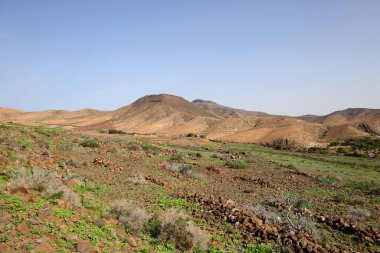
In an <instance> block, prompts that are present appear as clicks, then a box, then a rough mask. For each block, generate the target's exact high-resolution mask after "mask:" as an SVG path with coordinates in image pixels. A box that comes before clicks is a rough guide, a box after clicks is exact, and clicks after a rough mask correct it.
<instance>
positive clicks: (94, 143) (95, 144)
mask: <svg viewBox="0 0 380 253" xmlns="http://www.w3.org/2000/svg"><path fill="white" fill-rule="evenodd" d="M81 145H82V146H83V147H87V148H98V147H99V143H98V142H97V141H96V140H91V139H86V140H84V141H83V142H82V143H81Z"/></svg>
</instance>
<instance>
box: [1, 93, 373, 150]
mask: <svg viewBox="0 0 380 253" xmlns="http://www.w3.org/2000/svg"><path fill="white" fill-rule="evenodd" d="M6 121H13V122H18V123H26V124H32V125H46V126H59V127H64V128H69V129H76V130H105V129H117V130H122V131H125V132H136V133H156V134H171V135H178V134H187V133H206V134H207V135H208V137H209V138H210V139H218V140H230V141H238V142H256V143H262V144H265V143H268V142H271V141H273V140H275V139H280V138H283V139H288V140H292V141H295V142H296V143H297V144H298V145H299V146H315V145H325V144H327V143H329V142H330V141H333V140H341V139H346V138H350V137H358V136H369V135H372V136H376V135H380V110H375V109H360V108H359V109H347V110H343V111H337V112H334V113H331V114H329V115H326V116H313V115H306V116H302V117H298V118H294V117H287V116H274V115H268V114H265V113H260V112H249V111H244V110H239V109H233V108H230V107H225V106H222V105H218V104H216V103H214V102H211V101H204V100H195V101H193V102H192V103H191V102H189V101H187V100H185V99H183V98H181V97H178V96H173V95H167V94H159V95H149V96H145V97H142V98H140V99H138V100H136V101H135V102H134V103H132V104H130V105H127V106H124V107H121V108H119V109H117V110H114V111H98V110H91V109H84V110H78V111H64V110H48V111H42V112H22V111H18V110H14V109H9V108H0V122H6Z"/></svg>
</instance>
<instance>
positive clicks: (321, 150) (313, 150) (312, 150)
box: [307, 147, 327, 154]
mask: <svg viewBox="0 0 380 253" xmlns="http://www.w3.org/2000/svg"><path fill="white" fill-rule="evenodd" d="M307 152H309V153H317V154H327V148H322V147H311V148H308V149H307Z"/></svg>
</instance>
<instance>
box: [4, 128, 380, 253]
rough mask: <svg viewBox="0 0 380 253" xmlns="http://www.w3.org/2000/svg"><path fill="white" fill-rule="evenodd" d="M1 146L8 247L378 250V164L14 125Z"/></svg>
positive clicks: (24, 249)
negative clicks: (326, 171) (328, 169)
mask: <svg viewBox="0 0 380 253" xmlns="http://www.w3.org/2000/svg"><path fill="white" fill-rule="evenodd" d="M0 143H1V159H0V175H1V177H0V187H1V191H0V214H1V215H0V249H1V252H75V251H76V252H175V251H186V252H271V251H276V252H379V251H380V245H379V244H380V234H379V230H380V229H379V225H380V218H379V217H380V190H379V189H380V188H379V184H378V183H379V182H378V181H377V180H374V181H371V180H370V178H369V179H368V180H367V179H365V181H363V179H362V177H363V176H362V175H363V174H368V175H371V178H377V177H378V176H379V175H380V171H379V169H378V168H380V167H379V164H380V162H379V161H378V160H376V159H375V160H370V159H363V158H361V159H358V160H352V159H355V158H347V159H346V158H335V157H327V155H326V157H301V158H300V156H301V155H302V156H304V154H298V153H297V154H283V153H279V152H277V153H274V154H273V155H272V153H270V154H271V155H269V156H268V152H276V151H270V150H269V149H268V150H266V149H263V148H261V147H256V146H254V145H250V144H244V145H243V144H235V143H228V142H225V143H222V142H210V141H208V140H207V139H205V138H155V137H154V136H139V135H126V134H112V135H111V134H100V133H96V132H71V131H64V130H60V129H50V128H44V127H30V126H24V125H18V124H3V125H1V126H0ZM278 157H281V158H284V157H285V158H286V159H287V160H286V161H287V162H283V161H282V160H280V159H279V158H278ZM300 159H304V161H301V160H300ZM342 159H345V160H342ZM348 159H349V160H348ZM309 163H310V166H308V164H309ZM326 164H327V165H328V166H332V167H333V168H334V169H335V170H336V171H338V172H340V171H343V172H342V173H346V174H347V177H345V176H346V174H337V175H333V174H329V175H328V176H326V174H325V172H324V171H323V169H324V168H325V167H326V166H327V165H326ZM353 164H354V165H353ZM314 168H316V169H314ZM331 171H333V170H331ZM349 173H351V174H349ZM355 173H357V174H355ZM356 175H357V176H356ZM353 178H358V181H353ZM359 179H360V180H359ZM117 201H119V202H117ZM120 201H124V202H120ZM115 203H124V204H123V205H120V204H119V205H118V204H116V207H115ZM126 203H127V204H126ZM127 207H128V208H129V209H128V210H127V209H126V208H127ZM115 208H116V209H115ZM123 208H124V209H123ZM173 208H174V209H175V210H179V211H178V212H180V213H181V214H178V213H176V212H177V211H173ZM115 210H117V212H116V213H117V214H115ZM120 210H121V211H120ZM123 210H124V211H123ZM125 210H127V211H125ZM123 212H124V213H123ZM154 217H156V218H154ZM157 217H158V218H157ZM168 217H170V219H172V220H175V221H176V222H175V223H173V222H172V223H170V222H168ZM184 217H186V218H184ZM136 221H138V222H137V223H136ZM181 222H182V223H181ZM147 224H148V225H147ZM154 224H156V225H154ZM157 224H158V225H157ZM186 227H187V228H186ZM189 227H191V229H189ZM158 228H159V229H158ZM157 229H158V230H159V233H158V232H157ZM168 231H171V233H172V234H171V233H169V232H168ZM154 232H157V233H158V234H159V235H156V234H155V233H154ZM173 234H176V235H178V236H173ZM189 238H191V239H189Z"/></svg>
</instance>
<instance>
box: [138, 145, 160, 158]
mask: <svg viewBox="0 0 380 253" xmlns="http://www.w3.org/2000/svg"><path fill="white" fill-rule="evenodd" d="M141 148H142V149H143V150H144V151H145V152H148V153H149V154H153V155H157V154H158V152H160V148H159V147H156V146H153V145H152V144H149V143H147V142H143V143H142V144H141Z"/></svg>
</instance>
